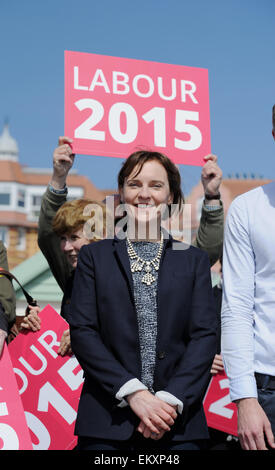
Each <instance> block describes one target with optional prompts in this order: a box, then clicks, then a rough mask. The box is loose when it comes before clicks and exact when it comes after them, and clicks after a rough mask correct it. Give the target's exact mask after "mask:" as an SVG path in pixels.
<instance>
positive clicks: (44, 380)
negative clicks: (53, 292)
mask: <svg viewBox="0 0 275 470" xmlns="http://www.w3.org/2000/svg"><path fill="white" fill-rule="evenodd" d="M40 318H41V329H40V330H39V331H37V332H32V331H25V332H21V333H20V334H19V335H18V336H17V337H16V338H15V339H14V340H13V341H12V342H11V343H10V345H9V352H10V356H11V360H12V363H13V369H14V372H15V376H16V380H17V384H18V389H19V393H20V396H21V400H22V403H23V407H24V410H25V416H26V420H27V424H28V427H29V430H30V435H31V440H32V445H33V448H34V449H35V450H48V449H49V450H69V449H72V448H74V447H75V445H76V436H74V426H75V420H76V415H77V408H78V402H79V397H80V392H81V389H82V384H83V373H82V369H81V367H80V365H79V364H78V362H77V360H76V358H75V356H69V355H67V356H64V357H62V356H60V355H59V354H57V351H58V347H59V342H60V340H61V337H62V334H63V332H64V331H65V330H67V329H68V324H67V323H66V322H65V320H64V319H63V318H62V317H61V316H60V315H59V314H58V313H57V312H56V311H55V310H54V309H53V308H52V307H51V306H50V305H48V306H47V307H45V308H44V309H43V310H42V311H41V312H40Z"/></svg>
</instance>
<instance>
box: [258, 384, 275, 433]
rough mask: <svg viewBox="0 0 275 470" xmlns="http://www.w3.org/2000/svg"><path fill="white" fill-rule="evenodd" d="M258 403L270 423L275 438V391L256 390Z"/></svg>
mask: <svg viewBox="0 0 275 470" xmlns="http://www.w3.org/2000/svg"><path fill="white" fill-rule="evenodd" d="M258 401H259V403H260V405H261V407H262V408H263V410H264V412H265V414H266V416H267V417H268V419H269V421H270V424H271V428H272V432H273V434H274V436H275V390H268V388H267V389H266V390H265V389H259V388H258Z"/></svg>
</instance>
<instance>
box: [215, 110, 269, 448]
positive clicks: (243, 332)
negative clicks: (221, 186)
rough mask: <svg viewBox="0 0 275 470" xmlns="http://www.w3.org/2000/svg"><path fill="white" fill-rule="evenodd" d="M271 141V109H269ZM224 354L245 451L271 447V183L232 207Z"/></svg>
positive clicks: (226, 243)
mask: <svg viewBox="0 0 275 470" xmlns="http://www.w3.org/2000/svg"><path fill="white" fill-rule="evenodd" d="M272 124H273V130H272V135H273V138H274V140H275V105H274V106H273V110H272ZM223 279H224V291H223V303H222V355H223V360H224V366H225V370H226V373H227V376H228V378H229V384H230V396H231V400H232V401H234V402H235V403H236V404H237V407H238V434H239V438H240V444H241V446H242V448H243V449H245V450H265V449H268V448H273V449H274V448H275V441H274V435H275V181H274V182H272V183H270V184H267V185H264V186H260V187H258V188H255V189H253V190H251V191H248V192H247V193H245V194H242V195H240V196H238V197H237V198H236V199H235V200H234V201H233V202H232V204H231V206H230V208H229V211H228V215H227V220H226V227H225V238H224V252H223Z"/></svg>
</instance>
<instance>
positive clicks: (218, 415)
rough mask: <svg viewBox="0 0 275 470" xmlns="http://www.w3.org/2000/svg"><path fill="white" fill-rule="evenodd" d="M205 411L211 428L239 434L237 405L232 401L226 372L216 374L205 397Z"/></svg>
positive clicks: (235, 434) (234, 434)
mask: <svg viewBox="0 0 275 470" xmlns="http://www.w3.org/2000/svg"><path fill="white" fill-rule="evenodd" d="M204 412H205V416H206V420H207V424H208V426H209V427H210V428H214V429H218V430H220V431H223V432H225V433H228V434H232V435H233V436H237V435H238V432H237V406H236V405H235V404H234V403H232V402H231V400H230V395H229V380H228V378H227V376H226V374H225V373H224V372H223V373H219V374H217V375H215V376H214V377H213V378H212V379H211V382H210V384H209V387H208V390H207V392H206V395H205V398H204Z"/></svg>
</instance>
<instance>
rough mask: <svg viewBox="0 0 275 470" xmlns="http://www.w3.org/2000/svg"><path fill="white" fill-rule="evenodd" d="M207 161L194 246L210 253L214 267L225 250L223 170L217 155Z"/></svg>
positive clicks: (203, 170) (203, 172)
mask: <svg viewBox="0 0 275 470" xmlns="http://www.w3.org/2000/svg"><path fill="white" fill-rule="evenodd" d="M205 161H206V163H205V165H204V166H203V168H202V173H201V181H202V185H203V189H204V196H205V198H204V203H203V206H202V214H201V219H200V225H199V229H198V232H197V235H196V239H195V241H194V245H195V246H197V247H198V248H201V249H202V250H204V251H206V252H207V253H208V256H209V260H210V265H211V266H212V265H213V264H215V263H216V261H218V259H220V257H221V255H222V249H223V230H224V211H223V205H222V202H221V201H220V192H219V190H220V184H221V181H222V170H221V169H220V168H219V166H218V164H217V156H216V155H212V154H211V155H207V156H206V157H205Z"/></svg>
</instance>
